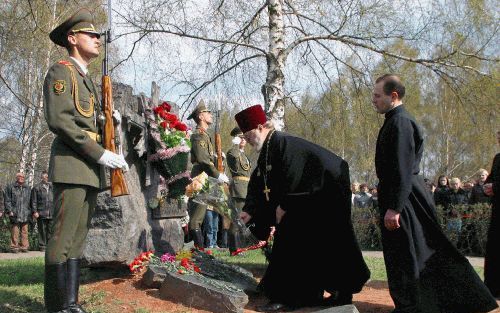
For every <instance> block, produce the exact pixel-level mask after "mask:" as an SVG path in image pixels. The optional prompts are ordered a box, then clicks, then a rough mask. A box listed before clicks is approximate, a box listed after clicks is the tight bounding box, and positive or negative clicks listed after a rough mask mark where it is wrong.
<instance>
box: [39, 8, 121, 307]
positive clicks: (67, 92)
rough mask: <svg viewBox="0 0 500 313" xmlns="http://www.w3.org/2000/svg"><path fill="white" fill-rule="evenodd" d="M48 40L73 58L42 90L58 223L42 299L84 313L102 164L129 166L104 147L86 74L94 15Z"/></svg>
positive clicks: (73, 21)
mask: <svg viewBox="0 0 500 313" xmlns="http://www.w3.org/2000/svg"><path fill="white" fill-rule="evenodd" d="M49 36H50V39H51V40H52V41H53V42H54V43H55V44H57V45H59V46H62V47H65V48H66V49H67V51H68V54H69V58H67V59H65V60H61V61H59V62H57V63H56V64H54V65H53V66H52V67H51V68H50V69H49V71H48V73H47V76H46V77H45V82H44V87H43V88H44V89H43V93H44V108H45V119H46V121H47V124H48V126H49V128H50V130H51V131H52V132H53V133H54V134H55V136H56V137H55V139H54V141H53V143H52V149H51V156H50V164H49V178H50V180H51V181H52V182H53V188H54V224H53V227H52V228H51V229H50V234H49V242H48V244H47V248H46V251H45V286H44V300H45V307H46V309H47V311H48V312H57V313H82V312H85V311H84V310H83V309H82V308H81V307H80V306H79V305H78V288H79V285H80V282H79V280H80V278H79V276H80V258H81V255H82V252H83V247H84V242H85V238H86V236H87V233H88V225H89V219H90V216H91V215H92V212H93V210H94V208H95V205H96V201H97V194H98V192H99V190H100V188H102V186H103V183H104V181H103V180H102V176H101V174H102V173H103V172H102V171H101V170H102V169H103V168H101V165H104V166H107V167H109V168H122V169H127V168H128V167H127V163H126V162H125V159H124V158H123V156H122V155H119V154H116V153H113V152H111V151H108V150H105V149H104V148H103V147H102V146H101V144H100V141H101V140H100V137H101V136H100V134H99V130H98V127H97V124H96V121H100V120H102V119H100V118H99V117H100V116H101V113H100V107H99V104H100V103H99V97H98V93H97V90H96V87H95V85H94V83H93V82H92V80H91V78H90V75H88V70H87V66H88V65H89V63H90V62H91V60H92V59H94V58H96V57H97V56H98V55H99V50H98V49H99V46H100V42H99V37H100V35H99V33H98V32H97V31H96V30H95V28H94V25H93V18H92V15H91V14H90V12H89V11H88V10H86V9H81V10H79V11H77V12H76V13H75V14H74V15H73V16H71V17H70V18H68V19H67V20H66V21H64V22H63V23H62V24H61V25H59V26H57V27H56V28H55V29H54V30H53V31H52V32H51V33H50V35H49Z"/></svg>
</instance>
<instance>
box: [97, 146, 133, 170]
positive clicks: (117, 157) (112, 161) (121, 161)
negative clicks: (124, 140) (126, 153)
mask: <svg viewBox="0 0 500 313" xmlns="http://www.w3.org/2000/svg"><path fill="white" fill-rule="evenodd" d="M97 163H99V164H101V165H104V166H107V167H109V168H121V169H124V170H127V171H128V164H127V162H125V158H124V157H123V155H121V154H116V153H113V152H111V151H109V150H104V153H103V154H102V156H101V158H100V159H99V160H98V161H97Z"/></svg>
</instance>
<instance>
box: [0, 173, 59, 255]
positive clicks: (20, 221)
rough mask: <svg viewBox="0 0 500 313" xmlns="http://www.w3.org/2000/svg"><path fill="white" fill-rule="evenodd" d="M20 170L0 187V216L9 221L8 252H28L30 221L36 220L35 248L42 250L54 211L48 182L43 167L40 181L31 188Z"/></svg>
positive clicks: (33, 222)
mask: <svg viewBox="0 0 500 313" xmlns="http://www.w3.org/2000/svg"><path fill="white" fill-rule="evenodd" d="M24 180H25V177H24V174H23V173H17V174H16V181H15V182H13V183H11V184H8V185H7V186H6V187H5V188H4V189H1V188H0V198H1V203H0V218H1V217H3V216H5V217H7V218H8V219H9V221H10V245H9V251H10V252H12V253H19V252H28V249H29V248H30V246H29V238H28V237H29V233H28V232H29V231H30V227H29V226H30V225H34V224H36V226H37V233H38V249H39V250H40V251H45V247H46V246H47V242H48V236H49V235H48V234H49V228H50V226H51V223H52V216H53V214H54V208H53V194H52V183H50V182H49V175H48V173H47V171H43V172H42V173H41V176H40V182H39V183H37V184H35V185H34V186H33V188H31V187H29V186H28V185H27V184H26V183H25V181H24Z"/></svg>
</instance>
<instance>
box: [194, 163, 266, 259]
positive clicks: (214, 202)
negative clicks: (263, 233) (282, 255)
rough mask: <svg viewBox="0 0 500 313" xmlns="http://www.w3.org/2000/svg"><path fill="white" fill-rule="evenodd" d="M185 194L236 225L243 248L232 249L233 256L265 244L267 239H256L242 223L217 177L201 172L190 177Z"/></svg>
mask: <svg viewBox="0 0 500 313" xmlns="http://www.w3.org/2000/svg"><path fill="white" fill-rule="evenodd" d="M185 195H186V196H187V197H189V198H191V199H192V200H193V201H194V202H197V203H201V204H205V205H210V206H211V207H213V209H214V211H216V212H217V213H219V214H220V215H222V216H225V217H227V218H229V219H230V220H231V222H232V223H233V224H234V225H235V226H236V228H237V231H238V234H239V235H240V239H241V243H242V244H243V245H244V248H239V249H237V250H236V251H233V252H232V253H231V255H233V256H234V255H237V254H239V253H242V252H244V251H247V250H254V249H259V248H263V247H265V246H266V245H267V241H262V240H258V239H257V238H256V237H255V236H254V235H253V234H252V233H251V231H250V230H249V229H248V228H247V227H246V225H245V223H243V221H242V220H241V218H240V215H239V212H238V210H237V209H236V207H235V205H234V202H233V200H232V198H231V196H230V195H229V191H228V190H227V188H226V185H225V184H224V183H222V182H220V181H219V180H218V179H216V178H214V177H210V176H208V175H207V174H206V173H205V172H202V173H201V174H200V175H198V176H196V177H194V178H193V179H192V182H191V184H189V185H187V186H186V194H185Z"/></svg>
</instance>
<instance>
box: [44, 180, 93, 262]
mask: <svg viewBox="0 0 500 313" xmlns="http://www.w3.org/2000/svg"><path fill="white" fill-rule="evenodd" d="M98 192H99V190H98V189H97V188H94V187H91V186H86V185H73V184H60V183H54V219H53V223H52V225H51V227H50V232H49V241H48V244H47V248H46V250H45V264H56V263H62V262H66V260H67V259H78V258H81V256H82V253H83V248H84V244H85V239H86V237H87V234H88V232H89V226H90V218H91V216H92V214H93V212H94V209H95V206H96V203H97V194H98Z"/></svg>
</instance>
